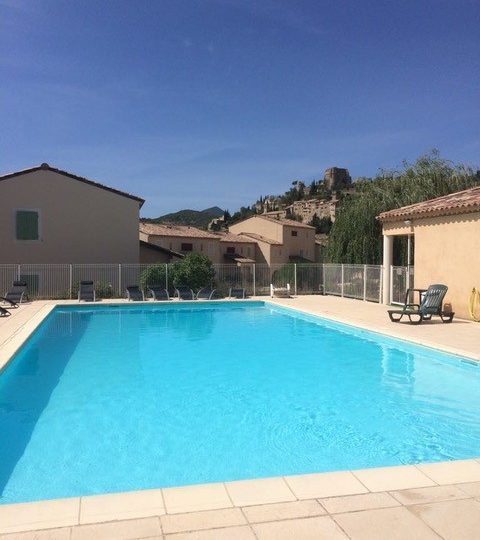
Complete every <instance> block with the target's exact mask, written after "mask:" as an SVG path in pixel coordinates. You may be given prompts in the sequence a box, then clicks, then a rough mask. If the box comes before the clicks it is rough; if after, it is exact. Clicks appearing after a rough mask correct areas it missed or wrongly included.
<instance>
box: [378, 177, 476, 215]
mask: <svg viewBox="0 0 480 540" xmlns="http://www.w3.org/2000/svg"><path fill="white" fill-rule="evenodd" d="M479 211H480V186H478V187H474V188H470V189H466V190H464V191H457V192H456V193H450V194H449V195H444V196H443V197H437V198H436V199H430V200H428V201H423V202H420V203H416V204H411V205H409V206H403V207H401V208H395V209H394V210H389V211H388V212H382V213H381V214H380V215H379V216H378V219H379V220H380V221H382V222H386V221H398V220H400V219H402V220H403V219H409V218H410V219H413V218H427V217H434V216H445V215H453V214H467V213H471V212H479Z"/></svg>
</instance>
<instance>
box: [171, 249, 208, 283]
mask: <svg viewBox="0 0 480 540" xmlns="http://www.w3.org/2000/svg"><path fill="white" fill-rule="evenodd" d="M169 270H170V276H171V277H172V280H173V284H174V286H175V287H179V286H181V285H183V286H186V287H190V288H191V289H193V290H194V291H198V290H199V289H201V288H202V287H208V286H211V285H212V284H213V280H214V278H215V269H214V267H213V264H212V261H211V260H210V259H209V258H208V257H207V256H206V255H204V254H203V253H189V254H188V255H186V256H185V258H183V259H182V260H181V261H178V262H176V263H174V264H173V265H171V266H170V267H169Z"/></svg>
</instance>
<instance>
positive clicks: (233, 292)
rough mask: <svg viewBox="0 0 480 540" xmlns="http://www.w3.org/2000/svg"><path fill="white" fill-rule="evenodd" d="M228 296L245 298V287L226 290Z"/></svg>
mask: <svg viewBox="0 0 480 540" xmlns="http://www.w3.org/2000/svg"><path fill="white" fill-rule="evenodd" d="M228 296H229V298H237V299H244V298H245V289H242V288H237V289H235V288H233V287H232V288H231V289H230V291H229V292H228Z"/></svg>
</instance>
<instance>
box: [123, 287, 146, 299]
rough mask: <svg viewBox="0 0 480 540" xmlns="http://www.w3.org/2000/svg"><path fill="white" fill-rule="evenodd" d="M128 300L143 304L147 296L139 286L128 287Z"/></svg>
mask: <svg viewBox="0 0 480 540" xmlns="http://www.w3.org/2000/svg"><path fill="white" fill-rule="evenodd" d="M126 290H127V298H128V301H129V302H143V301H144V300H145V295H144V294H143V291H141V290H140V287H139V286H138V285H127V287H126Z"/></svg>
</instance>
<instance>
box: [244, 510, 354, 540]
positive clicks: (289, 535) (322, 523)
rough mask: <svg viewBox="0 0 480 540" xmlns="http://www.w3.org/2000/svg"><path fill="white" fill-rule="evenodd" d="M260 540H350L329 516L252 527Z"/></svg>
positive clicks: (258, 524)
mask: <svg viewBox="0 0 480 540" xmlns="http://www.w3.org/2000/svg"><path fill="white" fill-rule="evenodd" d="M252 527H253V530H254V531H255V534H256V536H257V538H258V540H348V538H347V536H345V534H344V533H343V532H342V531H341V529H340V527H339V526H338V525H337V524H336V523H335V522H334V521H333V519H332V518H330V517H328V516H320V517H313V518H304V519H290V520H287V521H274V522H271V523H257V524H256V525H252Z"/></svg>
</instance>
